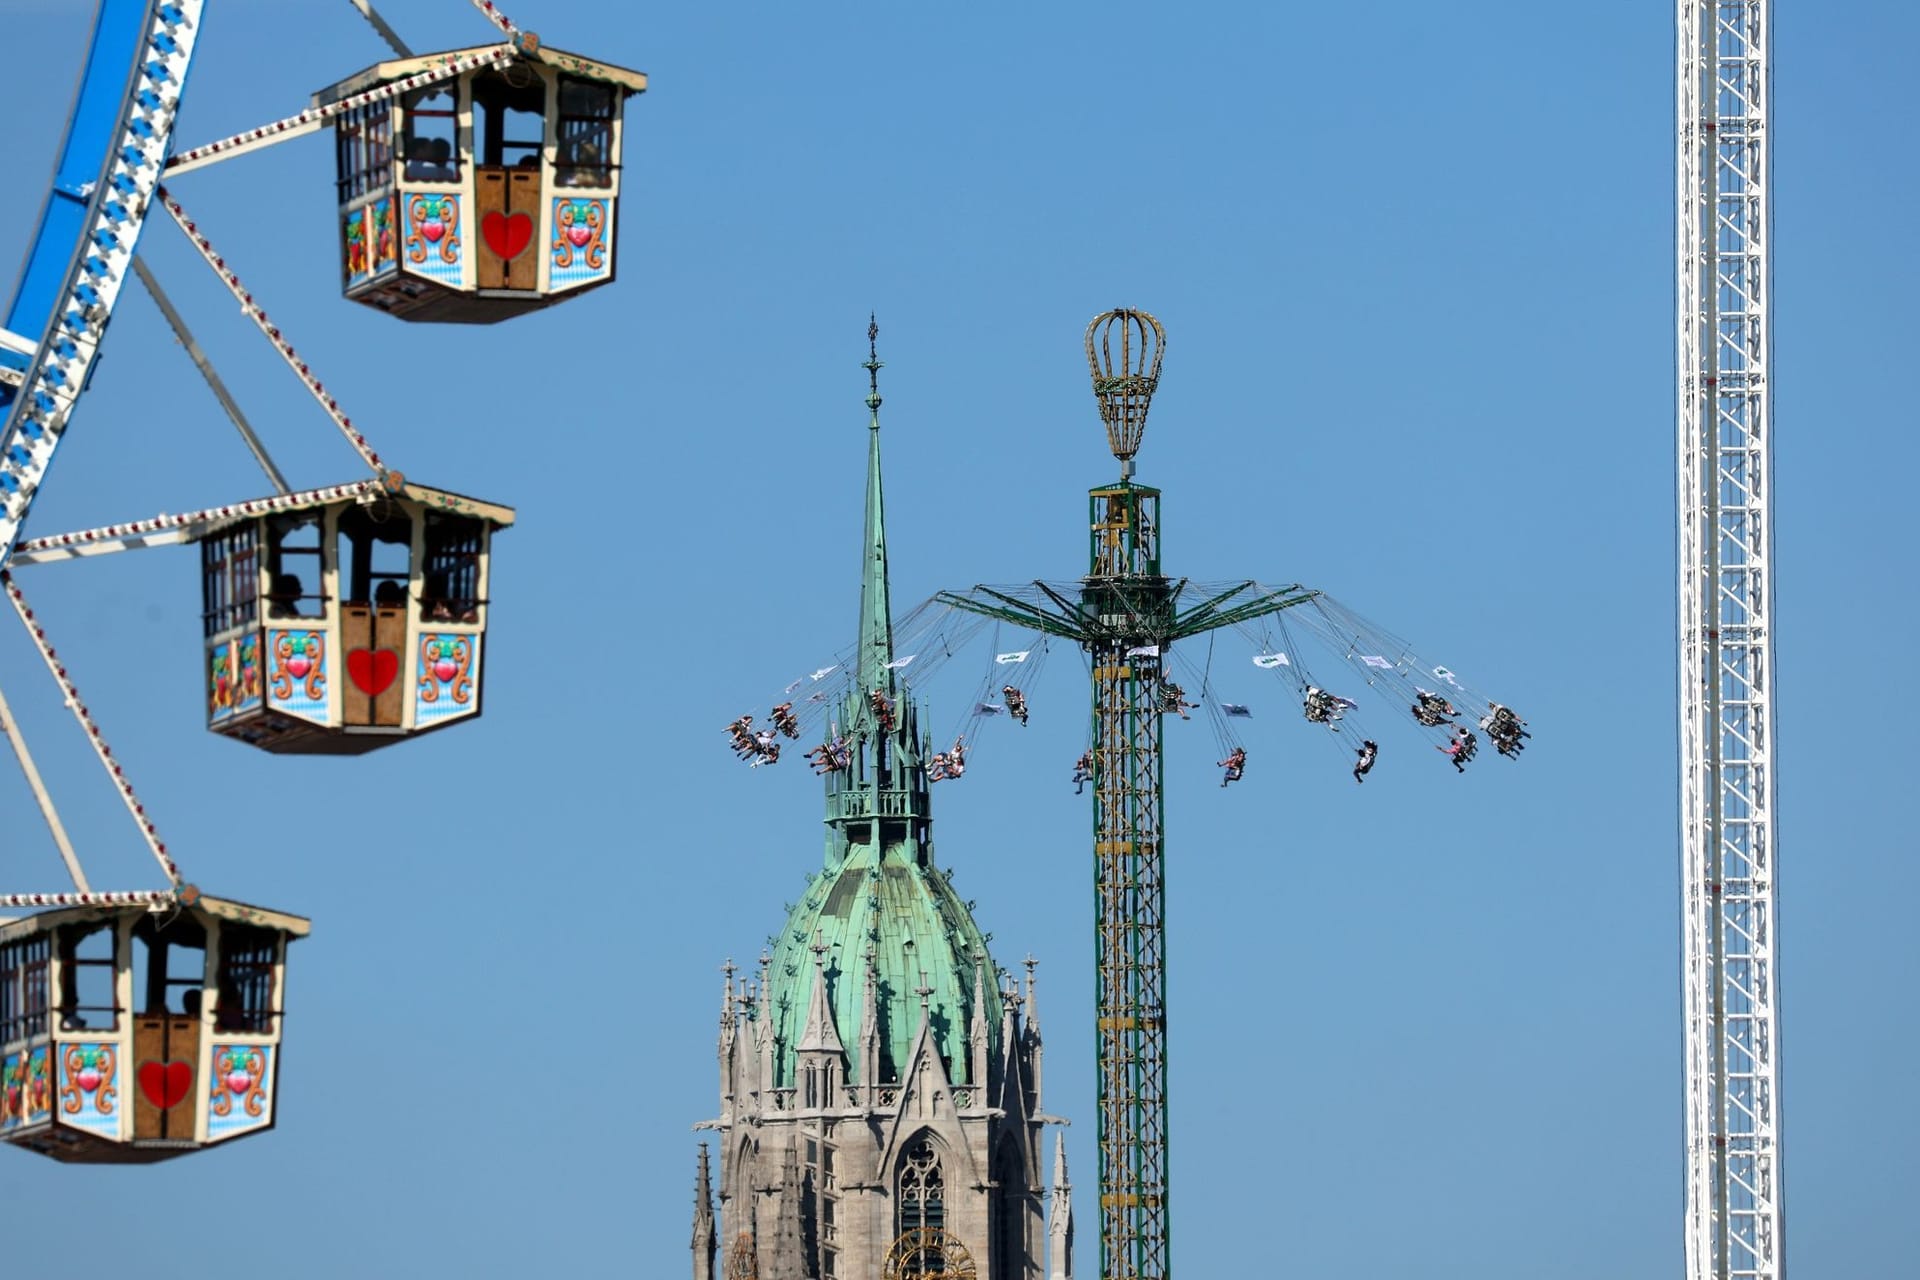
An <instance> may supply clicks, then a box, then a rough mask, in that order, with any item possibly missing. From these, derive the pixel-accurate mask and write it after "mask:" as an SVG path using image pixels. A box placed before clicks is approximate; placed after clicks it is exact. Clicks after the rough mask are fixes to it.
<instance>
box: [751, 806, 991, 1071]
mask: <svg viewBox="0 0 1920 1280" xmlns="http://www.w3.org/2000/svg"><path fill="white" fill-rule="evenodd" d="M816 943H817V945H819V946H820V947H822V948H824V950H822V951H821V952H820V953H819V955H820V961H821V963H820V965H819V973H820V975H821V978H822V980H823V981H824V983H825V985H826V998H827V1008H828V1009H829V1010H830V1011H831V1012H832V1014H833V1024H834V1029H835V1030H836V1031H837V1032H838V1035H839V1039H840V1042H841V1044H842V1045H844V1046H845V1049H846V1054H847V1063H848V1082H849V1083H851V1084H865V1083H869V1082H868V1081H866V1080H864V1079H862V1077H861V1073H860V1068H861V1045H862V1041H863V1039H864V1037H865V1035H866V1032H867V1025H866V1024H867V1012H866V1008H867V1003H866V1002H867V981H868V978H867V973H868V966H869V964H871V966H872V969H873V974H874V978H873V988H874V1013H875V1015H876V1017H875V1019H874V1021H875V1022H876V1024H877V1025H876V1027H875V1031H876V1035H875V1039H876V1041H877V1044H878V1050H879V1054H878V1060H879V1072H878V1079H877V1080H875V1081H873V1082H872V1083H888V1082H891V1081H896V1080H898V1079H899V1078H900V1074H901V1072H902V1071H903V1070H905V1068H906V1065H907V1055H908V1054H909V1053H911V1052H912V1049H913V1040H914V1037H915V1035H917V1034H918V1033H919V1030H920V1016H921V1015H920V992H921V990H922V989H924V990H925V992H926V1000H927V1005H926V1008H927V1014H926V1016H927V1021H928V1023H929V1026H930V1028H931V1030H932V1033H933V1042H934V1047H935V1050H936V1052H938V1053H939V1055H940V1056H941V1057H942V1058H943V1059H945V1060H946V1064H947V1072H948V1076H949V1078H951V1079H952V1080H953V1081H954V1082H955V1083H959V1082H961V1081H963V1080H968V1072H969V1070H970V1067H969V1058H970V1055H969V1052H968V1032H969V1029H970V1027H971V1025H972V1022H973V1005H974V973H975V969H976V966H979V967H980V981H981V983H982V984H983V991H984V995H985V998H986V1006H987V1007H986V1008H985V1009H984V1010H983V1011H982V1012H983V1013H984V1015H985V1023H986V1027H985V1029H986V1032H987V1036H988V1057H989V1061H991V1060H992V1055H993V1054H994V1053H995V1052H996V1051H997V1049H998V1046H999V1040H1000V1000H999V990H998V987H999V984H998V981H997V980H996V978H995V976H994V972H993V969H992V963H993V962H992V960H991V959H989V958H988V957H987V945H986V939H985V938H984V937H983V936H982V935H981V933H980V930H979V928H978V926H976V925H975V924H974V922H973V917H972V915H971V914H970V913H969V912H968V911H967V905H966V903H964V902H962V901H961V900H960V897H959V896H958V895H957V894H955V893H954V891H953V888H952V886H951V885H949V884H948V883H947V879H946V877H945V876H944V875H943V874H941V872H940V871H939V870H938V869H937V868H935V867H932V866H926V865H922V864H920V863H919V862H917V861H916V860H915V858H914V850H913V848H912V846H911V845H890V846H888V847H882V848H876V847H875V846H874V845H873V844H871V843H868V844H859V845H855V846H853V847H852V848H851V849H850V850H849V851H848V855H847V857H846V858H845V859H844V860H842V861H841V863H840V864H839V865H838V866H836V867H832V868H829V869H828V870H826V871H823V872H821V873H820V874H819V875H817V876H815V877H814V878H813V880H812V882H811V883H810V884H808V886H807V892H806V896H805V898H804V899H803V900H802V901H801V902H800V903H799V904H798V905H796V906H795V907H794V909H793V912H792V914H791V915H789V916H788V917H787V924H786V928H785V930H784V931H783V932H782V933H781V934H780V937H779V940H778V942H777V944H776V945H775V946H774V948H773V964H772V968H771V971H770V974H769V991H770V993H771V996H772V1010H771V1012H772V1016H773V1019H774V1022H773V1027H774V1032H775V1035H776V1036H777V1037H778V1039H779V1056H778V1062H777V1065H776V1067H775V1077H776V1080H775V1083H776V1084H778V1085H783V1086H784V1085H790V1084H792V1083H793V1082H794V1051H795V1049H796V1048H797V1046H798V1045H799V1044H800V1040H801V1036H802V1034H803V1032H804V1030H805V1028H806V1023H807V1009H808V1006H809V1002H810V1001H811V1000H812V998H813V983H814V974H815V952H814V950H813V948H814V947H815V945H816ZM969 1083H980V1082H978V1081H969Z"/></svg>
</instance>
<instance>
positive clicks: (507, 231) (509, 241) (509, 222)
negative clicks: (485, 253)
mask: <svg viewBox="0 0 1920 1280" xmlns="http://www.w3.org/2000/svg"><path fill="white" fill-rule="evenodd" d="M480 237H481V239H483V240H485V241H486V242H487V248H489V249H491V250H493V251H494V252H495V253H497V254H499V255H500V256H501V257H502V258H517V257H519V256H520V254H521V253H522V252H523V251H524V250H525V249H526V247H527V246H528V245H530V244H532V243H533V219H532V218H530V217H528V216H527V215H526V214H524V213H500V212H498V211H496V212H493V213H489V214H488V215H487V216H486V217H484V218H482V219H480Z"/></svg>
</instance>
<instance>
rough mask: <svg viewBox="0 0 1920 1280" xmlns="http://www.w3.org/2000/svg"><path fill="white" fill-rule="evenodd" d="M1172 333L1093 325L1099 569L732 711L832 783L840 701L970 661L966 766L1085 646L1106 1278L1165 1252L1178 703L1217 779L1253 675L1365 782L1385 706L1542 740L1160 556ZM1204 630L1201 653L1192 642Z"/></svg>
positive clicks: (1106, 321)
mask: <svg viewBox="0 0 1920 1280" xmlns="http://www.w3.org/2000/svg"><path fill="white" fill-rule="evenodd" d="M870 333H871V329H870ZM1165 346H1166V334H1165V331H1164V330H1163V329H1162V327H1161V325H1160V323H1159V321H1158V320H1156V319H1154V317H1153V316H1151V315H1149V314H1147V313H1146V312H1144V311H1134V310H1127V309H1121V310H1115V311H1109V312H1106V313H1104V314H1102V315H1100V316H1097V317H1095V318H1094V320H1093V322H1092V323H1091V324H1090V325H1089V326H1088V328H1087V331H1086V338H1085V348H1086V355H1087V361H1088V365H1089V367H1090V370H1091V373H1092V379H1093V390H1094V395H1095V397H1096V399H1097V400H1098V401H1099V405H1100V414H1101V418H1102V420H1103V422H1104V424H1105V427H1106V433H1107V442H1108V445H1109V447H1110V449H1111V450H1112V452H1113V454H1114V456H1115V458H1117V459H1118V460H1119V462H1120V467H1121V473H1120V479H1119V480H1118V482H1116V483H1112V484H1104V485H1100V486H1098V487H1096V488H1094V489H1093V490H1091V491H1090V492H1089V494H1088V528H1089V555H1088V569H1087V573H1086V576H1084V577H1083V578H1081V579H1079V580H1078V581H1034V582H1029V583H1023V584H1016V585H1005V586H975V587H973V588H971V589H969V590H966V591H942V592H939V593H938V594H936V595H934V596H933V597H932V598H930V599H928V600H926V601H924V602H923V603H921V604H920V605H918V606H917V607H915V608H914V609H912V610H911V611H910V612H909V613H907V614H906V615H905V616H904V617H903V618H902V619H901V621H900V622H899V623H898V625H897V626H896V627H895V628H894V631H893V634H892V636H891V637H890V652H891V653H893V654H897V655H899V656H897V657H894V658H892V660H891V661H890V662H888V663H887V664H886V666H885V668H884V670H882V671H881V672H880V673H879V674H880V676H881V677H882V678H881V679H880V680H878V681H875V682H873V687H861V688H855V687H854V681H855V680H857V679H859V678H860V675H861V672H862V670H863V665H867V664H863V663H862V661H861V657H862V653H861V649H860V646H859V644H857V643H856V644H855V645H850V646H848V647H847V648H845V649H843V650H841V651H840V652H838V653H836V654H833V655H831V656H829V657H826V658H825V659H824V660H823V661H821V662H819V663H817V664H814V665H811V666H810V667H809V669H808V670H807V671H806V672H805V673H804V674H801V675H799V676H798V678H796V679H795V680H793V681H792V682H791V683H790V684H788V685H786V686H785V687H784V688H783V689H782V690H781V691H780V693H779V694H778V695H777V696H775V697H774V698H772V699H771V705H770V708H769V709H766V710H761V709H756V710H753V711H750V712H748V713H746V714H743V715H742V716H740V717H739V718H738V719H736V720H734V721H732V722H730V723H729V724H728V725H727V726H726V734H727V737H728V740H729V743H730V745H731V746H732V748H733V750H734V752H735V754H736V755H737V756H738V757H739V758H740V759H741V760H742V761H743V762H745V763H746V764H747V765H748V766H749V767H750V768H756V769H757V768H760V767H763V766H768V765H775V764H778V763H780V762H781V761H782V758H783V750H785V749H790V748H791V747H792V746H795V745H797V744H799V743H803V742H804V743H807V744H809V749H808V750H807V751H806V752H805V753H804V755H805V758H806V760H807V761H808V762H809V764H810V765H811V767H812V769H813V772H814V773H816V774H822V775H826V777H827V783H828V786H829V787H842V786H848V785H857V783H858V779H856V778H855V777H854V776H853V775H854V774H855V773H856V772H857V771H858V769H859V768H860V762H859V761H858V760H857V759H856V758H855V755H854V753H853V752H852V751H851V750H850V743H849V739H848V736H847V735H846V734H845V732H843V726H842V725H840V724H839V723H837V722H836V720H835V718H834V710H833V709H835V708H845V707H859V708H862V713H863V714H864V711H865V709H868V708H870V709H871V712H872V714H873V715H874V716H875V717H878V718H879V720H880V722H881V723H883V724H886V723H887V722H888V721H889V720H890V719H891V717H892V716H893V714H894V712H895V708H896V707H897V706H900V705H903V704H904V703H905V702H906V701H907V700H908V699H909V698H912V699H913V700H914V701H916V702H919V703H920V705H922V706H924V705H926V698H925V695H924V691H925V690H926V689H927V688H928V687H929V685H930V684H931V682H932V680H933V679H934V677H935V676H936V675H938V673H939V672H940V671H941V670H942V669H943V668H948V667H950V666H952V665H954V664H958V666H959V668H960V670H961V671H962V672H963V673H964V672H966V671H967V670H969V669H973V670H979V671H980V672H981V675H980V676H979V678H978V684H977V685H976V686H975V688H974V691H973V696H972V697H971V698H968V699H967V700H966V701H965V702H964V703H963V704H962V707H961V709H960V710H959V712H958V713H957V715H956V716H955V717H954V720H953V722H952V727H951V729H950V731H949V732H947V733H945V734H943V735H940V736H935V735H933V734H931V733H926V734H924V735H923V740H922V742H921V743H920V759H921V762H922V763H921V764H920V767H921V768H923V769H924V771H925V775H926V778H927V780H928V781H929V782H955V781H960V780H962V779H964V778H967V777H972V776H974V774H975V771H976V757H977V756H979V755H980V753H981V751H982V750H983V749H984V750H985V751H986V752H987V753H988V754H987V755H986V756H984V757H981V758H983V759H988V760H990V759H992V753H994V752H997V751H998V750H1000V749H1001V747H1002V746H1003V745H1004V746H1009V747H1011V746H1012V745H1013V744H1011V743H1005V742H1004V741H1001V742H995V741H993V738H994V737H997V736H999V735H1002V734H1006V735H1009V736H1012V737H1014V738H1017V737H1018V736H1019V735H1018V732H1017V731H1018V730H1019V729H1020V728H1022V727H1024V726H1025V725H1026V724H1027V723H1028V722H1029V720H1030V718H1031V717H1032V716H1035V715H1041V714H1044V713H1045V711H1046V709H1047V708H1048V707H1049V706H1050V705H1062V704H1060V703H1050V700H1049V699H1048V698H1046V697H1045V696H1044V695H1043V694H1042V692H1041V690H1040V685H1039V680H1040V676H1041V674H1042V672H1043V671H1044V670H1045V669H1046V667H1047V664H1048V659H1049V658H1050V657H1051V656H1052V653H1053V650H1054V649H1055V648H1057V647H1067V648H1072V649H1074V650H1076V651H1078V652H1079V654H1080V655H1081V660H1082V664H1083V670H1084V672H1085V674H1086V676H1087V678H1088V679H1089V681H1090V682H1091V685H1092V694H1093V699H1092V700H1093V714H1092V716H1091V717H1090V720H1089V723H1088V737H1087V739H1086V742H1085V744H1084V750H1083V751H1082V753H1081V754H1080V756H1079V757H1078V759H1076V760H1075V761H1073V762H1072V773H1071V775H1069V774H1068V772H1067V765H1068V763H1069V762H1067V761H1065V760H1061V761H1060V762H1059V764H1060V770H1061V779H1062V782H1063V783H1067V782H1069V781H1070V782H1071V784H1072V785H1073V787H1074V791H1073V793H1072V794H1074V795H1083V794H1085V793H1086V791H1087V788H1088V787H1089V786H1091V789H1092V803H1093V811H1094V816H1093V846H1094V847H1093V852H1094V877H1095V933H1096V938H1097V950H1098V975H1097V981H1096V1002H1097V1009H1096V1028H1097V1044H1098V1059H1099V1061H1098V1065H1097V1079H1098V1090H1099V1098H1098V1110H1099V1133H1098V1143H1099V1166H1100V1169H1099V1177H1100V1193H1099V1198H1100V1215H1101V1231H1100V1237H1101V1244H1100V1250H1101V1265H1100V1271H1099V1274H1100V1275H1101V1276H1102V1277H1103V1278H1105V1280H1161V1278H1162V1277H1164V1276H1166V1275H1167V1274H1168V1267H1169V1256H1168V1251H1167V1239H1168V1225H1169V1215H1168V1199H1167V1193H1168V1185H1167V1183H1168V1180H1167V1162H1166V1153H1167V1076H1166V1053H1167V1043H1166V1003H1167V1002H1166V959H1165V957H1166V952H1165V925H1164V908H1165V897H1164V880H1163V870H1164V866H1165V856H1166V849H1165V842H1164V833H1165V829H1166V825H1165V806H1164V802H1163V798H1162V779H1163V771H1164V756H1163V746H1164V737H1163V734H1164V729H1165V726H1166V724H1167V722H1168V718H1169V717H1178V718H1179V719H1180V720H1182V721H1194V720H1196V718H1197V719H1198V720H1200V721H1203V722H1204V723H1205V724H1206V725H1207V726H1208V728H1209V729H1210V730H1211V732H1212V736H1213V738H1214V740H1215V746H1216V749H1217V750H1218V751H1219V752H1220V758H1219V760H1218V762H1217V767H1218V768H1219V769H1220V770H1221V781H1220V785H1221V786H1222V787H1223V788H1224V787H1230V786H1233V785H1234V784H1237V783H1240V782H1242V781H1243V780H1244V779H1246V778H1248V777H1249V769H1250V768H1251V767H1252V766H1251V765H1250V763H1249V754H1248V750H1247V746H1246V742H1245V740H1244V736H1243V730H1244V728H1245V727H1246V726H1247V725H1248V724H1249V723H1250V722H1251V721H1252V719H1253V710H1252V709H1253V706H1254V705H1255V704H1256V703H1258V702H1259V701H1260V699H1259V697H1258V694H1257V688H1258V686H1257V685H1256V684H1255V683H1254V682H1256V681H1258V682H1272V683H1268V684H1267V687H1268V688H1269V689H1272V688H1274V687H1275V686H1276V685H1277V688H1278V700H1279V701H1280V702H1282V703H1284V704H1291V705H1294V706H1298V707H1299V708H1300V717H1301V720H1302V721H1304V723H1305V725H1306V727H1307V729H1308V731H1309V732H1311V733H1313V734H1314V735H1315V736H1317V737H1319V738H1320V739H1321V740H1322V741H1323V742H1325V743H1327V744H1328V745H1329V746H1330V747H1331V748H1332V749H1333V751H1334V754H1335V755H1336V756H1337V757H1338V758H1339V764H1338V765H1337V768H1338V769H1340V770H1341V771H1342V772H1345V773H1351V775H1352V777H1353V779H1354V781H1355V782H1356V783H1364V782H1365V781H1367V780H1368V779H1369V777H1371V776H1372V774H1373V771H1374V770H1375V768H1376V766H1380V767H1382V768H1383V770H1384V771H1385V772H1386V773H1390V772H1391V770H1392V769H1393V767H1394V766H1395V764H1397V763H1398V761H1395V760H1394V759H1393V756H1392V755H1391V754H1387V753H1383V750H1382V747H1381V744H1380V742H1379V741H1378V740H1376V738H1375V734H1376V733H1379V734H1380V736H1381V737H1383V738H1384V737H1385V736H1386V735H1385V733H1384V730H1380V729H1378V728H1377V727H1376V717H1378V718H1379V719H1381V720H1385V719H1398V720H1403V721H1405V722H1407V727H1409V728H1410V729H1411V732H1412V736H1413V738H1414V740H1415V742H1416V743H1423V744H1424V745H1425V746H1426V747H1429V748H1431V749H1432V752H1433V754H1429V753H1428V752H1427V751H1424V750H1422V751H1415V752H1413V753H1412V757H1413V758H1412V762H1411V765H1410V767H1421V766H1425V767H1435V768H1446V767H1451V768H1452V769H1453V770H1455V771H1456V773H1458V774H1462V775H1464V774H1466V773H1467V772H1468V770H1469V769H1470V768H1472V767H1475V765H1476V761H1478V760H1479V757H1480V747H1481V745H1482V743H1483V742H1485V743H1486V744H1488V745H1491V746H1492V747H1493V748H1494V751H1495V752H1496V753H1497V754H1499V755H1501V756H1504V757H1506V758H1507V759H1508V760H1518V759H1519V758H1520V756H1521V753H1522V752H1523V751H1524V750H1525V749H1526V745H1527V742H1528V740H1529V738H1530V737H1531V734H1530V732H1529V730H1528V728H1527V723H1526V721H1525V720H1524V719H1522V718H1521V717H1520V716H1519V715H1518V714H1517V713H1516V712H1515V711H1514V710H1513V709H1512V708H1510V707H1508V706H1505V705H1503V704H1502V703H1500V702H1497V701H1495V700H1494V699H1493V698H1492V697H1491V696H1490V695H1489V694H1488V693H1486V692H1484V691H1482V690H1481V689H1479V688H1478V687H1476V686H1474V685H1472V684H1470V683H1469V682H1468V681H1467V680H1466V679H1465V678H1463V677H1462V676H1461V675H1459V674H1458V673H1457V672H1456V671H1455V670H1454V669H1453V667H1451V666H1449V665H1446V664H1442V663H1435V662H1432V661H1430V660H1429V659H1428V658H1426V657H1423V656H1421V655H1420V654H1419V653H1417V652H1416V651H1415V649H1414V648H1413V646H1412V645H1411V644H1409V643H1408V642H1407V641H1405V640H1403V639H1401V638H1400V637H1399V636H1398V635H1396V634H1394V633H1393V632H1391V631H1388V630H1386V629H1385V628H1383V627H1381V626H1379V625H1377V624H1375V623H1373V622H1371V621H1369V620H1368V619H1366V618H1365V617H1363V616H1361V615H1360V614H1359V613H1357V612H1355V611H1354V610H1353V609H1350V608H1348V607H1347V606H1346V605H1343V604H1341V603H1340V602H1338V601H1336V600H1335V599H1334V598H1333V597H1332V596H1330V595H1329V594H1327V593H1326V592H1324V591H1320V590H1315V589H1310V588H1307V587H1303V586H1300V585H1298V584H1290V585H1272V584H1268V583H1264V582H1260V581H1255V580H1250V579H1238V580H1229V581H1204V582H1203V581H1195V580H1192V579H1187V578H1175V577H1170V576H1169V575H1167V574H1166V573H1165V572H1164V571H1163V569H1162V567H1161V562H1160V541H1161V529H1162V526H1161V522H1160V492H1159V490H1157V489H1152V488H1149V487H1146V486H1143V485H1139V484H1136V483H1135V482H1134V480H1133V459H1134V456H1135V454H1136V453H1137V452H1138V451H1139V448H1140V443H1141V439H1142V436H1143V434H1144V432H1145V429H1146V421H1147V412H1148V409H1149V408H1150V406H1151V403H1152V399H1153V394H1154V390H1155V388H1156V387H1157V386H1158V383H1159V377H1160V364H1161V359H1162V356H1163V355H1164V352H1165ZM870 367H877V361H870ZM1226 633H1231V634H1232V635H1233V636H1234V637H1236V638H1237V639H1238V641H1239V645H1238V646H1236V647H1237V648H1238V649H1239V652H1238V653H1237V654H1235V655H1234V656H1232V657H1231V658H1227V657H1225V654H1226V652H1227V646H1222V645H1217V644H1216V643H1215V641H1216V638H1217V637H1219V636H1221V635H1224V634H1226ZM1202 637H1205V638H1206V639H1207V644H1206V646H1205V648H1204V649H1199V648H1198V646H1197V645H1195V644H1193V643H1191V642H1195V641H1198V640H1199V639H1201V638H1202ZM1190 650H1197V652H1190ZM969 664H971V668H969ZM1243 689H1254V690H1256V692H1242V690H1243ZM1235 699H1239V700H1235ZM762 717H764V721H763V720H762ZM1005 726H1010V727H1005ZM1016 749H1017V748H1016ZM1251 776H1252V777H1254V778H1255V779H1257V778H1258V777H1259V774H1258V771H1257V770H1255V771H1254V772H1253V773H1252V775H1251ZM1255 785H1258V784H1257V782H1256V784H1255Z"/></svg>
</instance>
